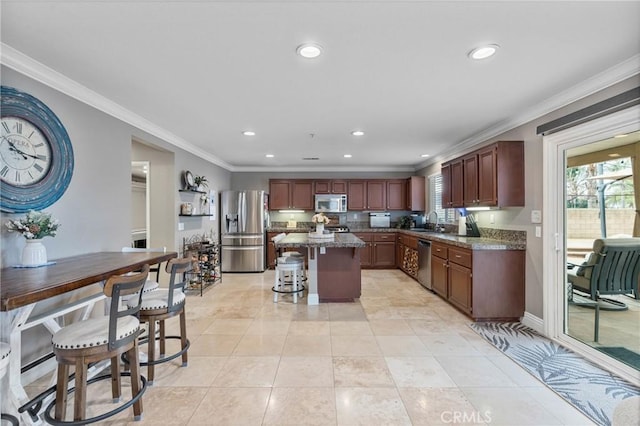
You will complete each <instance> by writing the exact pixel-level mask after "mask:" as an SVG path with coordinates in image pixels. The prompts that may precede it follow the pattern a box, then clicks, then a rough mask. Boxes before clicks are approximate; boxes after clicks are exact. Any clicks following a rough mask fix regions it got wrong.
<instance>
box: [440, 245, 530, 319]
mask: <svg viewBox="0 0 640 426" xmlns="http://www.w3.org/2000/svg"><path fill="white" fill-rule="evenodd" d="M524 280H525V251H523V250H469V249H465V248H461V247H457V246H453V245H448V244H444V243H439V242H432V244H431V285H432V290H433V291H434V292H435V293H436V294H438V295H439V296H441V297H442V298H443V299H445V300H447V301H448V302H449V303H451V304H452V305H453V306H455V307H456V308H458V309H459V310H461V311H462V312H464V313H466V314H467V315H469V316H471V318H473V319H474V320H476V321H492V320H503V321H517V320H519V319H520V318H521V317H522V315H524Z"/></svg>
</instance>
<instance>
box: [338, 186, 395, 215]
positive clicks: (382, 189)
mask: <svg viewBox="0 0 640 426" xmlns="http://www.w3.org/2000/svg"><path fill="white" fill-rule="evenodd" d="M386 184H387V181H385V180H350V181H348V193H347V204H348V209H349V210H382V211H384V210H386V209H387V185H386Z"/></svg>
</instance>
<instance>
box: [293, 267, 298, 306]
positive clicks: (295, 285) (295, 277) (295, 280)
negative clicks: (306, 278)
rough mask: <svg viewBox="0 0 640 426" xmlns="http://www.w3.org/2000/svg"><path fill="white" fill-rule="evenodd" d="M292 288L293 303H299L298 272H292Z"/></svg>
mask: <svg viewBox="0 0 640 426" xmlns="http://www.w3.org/2000/svg"><path fill="white" fill-rule="evenodd" d="M291 290H292V291H293V303H298V272H296V271H294V272H291Z"/></svg>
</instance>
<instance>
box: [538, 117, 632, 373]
mask: <svg viewBox="0 0 640 426" xmlns="http://www.w3.org/2000/svg"><path fill="white" fill-rule="evenodd" d="M544 144H545V160H546V163H547V166H546V169H545V209H544V212H545V221H546V223H547V227H546V228H547V229H546V231H545V235H544V238H545V247H546V248H547V249H548V251H547V252H545V330H546V332H547V333H549V335H550V336H551V337H555V338H557V339H559V340H561V341H563V343H564V344H566V345H568V346H572V347H573V348H574V349H577V350H578V351H579V352H583V353H584V354H586V355H588V356H591V357H592V358H594V359H596V360H597V361H598V360H599V361H602V363H604V364H607V366H609V367H610V368H612V366H613V368H612V369H620V372H621V373H622V374H625V373H626V374H629V373H631V374H632V375H633V376H634V377H640V374H638V372H640V298H639V296H638V294H637V291H638V290H637V289H638V283H637V279H636V281H634V282H631V280H630V278H629V277H628V275H626V274H627V271H629V273H631V272H633V270H634V268H636V267H638V265H637V260H636V259H637V258H632V257H630V256H633V249H632V250H631V252H630V251H629V250H628V249H626V248H621V249H619V248H617V247H618V246H620V245H622V246H625V245H630V246H635V247H638V241H640V238H638V237H640V225H639V224H638V217H637V216H638V212H637V210H640V206H639V198H640V195H639V190H640V109H638V107H634V108H630V109H628V110H624V111H621V112H618V113H615V114H611V116H607V117H603V118H601V119H597V120H593V121H592V122H589V123H585V124H582V125H580V126H576V127H575V128H571V129H568V130H565V131H562V132H559V133H557V134H552V135H550V136H546V137H545V138H544ZM634 238H638V239H637V240H634ZM594 249H595V250H594ZM607 251H608V252H610V253H611V254H610V255H609V257H608V258H607V262H605V261H604V259H605V256H602V255H601V253H604V252H607ZM594 252H595V253H594ZM636 252H637V250H636ZM629 253H631V254H629ZM620 256H622V257H620ZM628 259H632V260H628ZM625 262H626V263H625ZM603 268H608V269H606V270H604V269H603ZM620 271H623V272H622V274H621V273H620ZM598 277H602V278H603V279H602V280H596V278H598ZM605 281H606V283H605ZM621 285H622V287H620V286H621Z"/></svg>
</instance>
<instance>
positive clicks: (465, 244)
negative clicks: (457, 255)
mask: <svg viewBox="0 0 640 426" xmlns="http://www.w3.org/2000/svg"><path fill="white" fill-rule="evenodd" d="M349 229H350V230H351V232H392V233H400V234H405V235H409V236H412V237H417V238H419V239H421V240H427V241H435V242H442V243H446V244H450V245H453V246H457V247H462V248H466V249H471V250H526V249H527V243H526V241H524V240H513V241H512V240H507V239H497V238H486V237H466V236H458V235H456V234H449V233H442V232H419V231H418V232H416V231H411V230H409V229H399V228H355V227H350V228H349ZM309 231H310V229H309V228H306V227H299V228H286V227H272V228H269V229H268V232H286V233H292V235H293V234H294V233H305V234H306V233H307V232H309ZM335 235H336V236H343V235H349V233H340V234H335ZM336 241H337V240H336ZM283 247H284V246H283ZM288 247H294V246H288ZM295 247H303V246H295ZM304 247H306V246H304ZM325 247H329V246H325ZM334 247H339V246H334ZM344 247H349V246H344Z"/></svg>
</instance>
